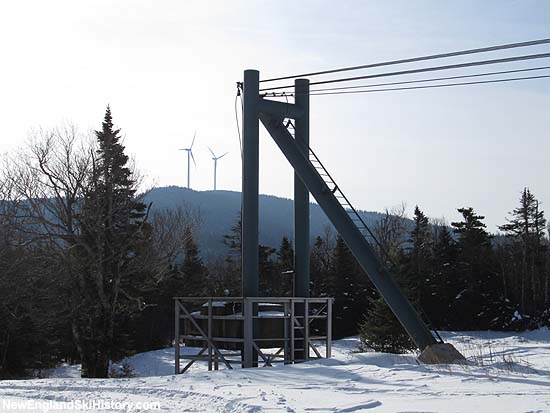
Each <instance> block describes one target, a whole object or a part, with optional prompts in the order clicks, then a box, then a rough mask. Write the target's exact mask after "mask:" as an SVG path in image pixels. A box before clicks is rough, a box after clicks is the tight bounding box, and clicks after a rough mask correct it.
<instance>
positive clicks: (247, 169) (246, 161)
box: [241, 70, 260, 297]
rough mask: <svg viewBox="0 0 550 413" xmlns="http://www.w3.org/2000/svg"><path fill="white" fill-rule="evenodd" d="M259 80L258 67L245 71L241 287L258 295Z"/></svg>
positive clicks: (249, 293) (253, 294)
mask: <svg viewBox="0 0 550 413" xmlns="http://www.w3.org/2000/svg"><path fill="white" fill-rule="evenodd" d="M259 79H260V73H259V72H258V71H257V70H245V71H244V84H243V90H244V93H243V95H244V108H243V143H242V145H243V148H242V151H243V170H242V235H241V236H242V240H241V243H242V286H243V292H242V293H243V297H257V296H258V285H259V281H258V279H259V277H258V196H259V194H258V190H259V189H258V172H259V120H258V102H259V92H258V89H259Z"/></svg>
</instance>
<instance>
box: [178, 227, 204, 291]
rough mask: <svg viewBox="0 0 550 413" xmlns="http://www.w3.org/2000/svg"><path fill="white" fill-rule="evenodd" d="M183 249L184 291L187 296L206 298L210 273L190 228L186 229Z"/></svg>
mask: <svg viewBox="0 0 550 413" xmlns="http://www.w3.org/2000/svg"><path fill="white" fill-rule="evenodd" d="M183 248H184V250H183V252H184V254H185V256H184V258H183V263H182V265H181V272H182V273H183V275H184V279H185V289H184V291H186V294H187V295H194V296H199V297H200V296H205V295H206V294H207V278H208V272H207V269H206V267H205V266H204V265H203V263H202V258H201V257H200V254H199V247H198V246H197V244H196V242H195V239H194V237H193V232H192V231H191V228H189V227H187V228H185V235H184V244H183Z"/></svg>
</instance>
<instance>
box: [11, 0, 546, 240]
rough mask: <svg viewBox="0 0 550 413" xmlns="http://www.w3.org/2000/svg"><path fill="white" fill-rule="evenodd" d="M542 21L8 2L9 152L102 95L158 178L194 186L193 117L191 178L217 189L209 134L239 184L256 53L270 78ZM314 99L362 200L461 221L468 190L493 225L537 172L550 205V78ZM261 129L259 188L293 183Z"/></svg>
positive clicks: (500, 11)
mask: <svg viewBox="0 0 550 413" xmlns="http://www.w3.org/2000/svg"><path fill="white" fill-rule="evenodd" d="M548 37H550V2H548V1H544V0H540V1H529V0H522V1H504V0H499V1H479V0H475V1H454V2H451V1H391V2H390V1H366V0H365V1H338V2H336V1H304V0H301V1H296V0H294V1H282V0H277V1H275V0H274V1H216V2H215V1H188V0H185V1H182V0H179V1H162V0H155V1H153V0H149V1H138V0H125V1H121V0H109V1H106V0H102V1H100V0H94V1H84V0H79V1H74V0H67V1H56V0H48V1H43V0H36V1H25V0H19V1H3V2H1V3H0V50H1V58H0V59H1V60H0V113H1V119H2V121H1V122H0V137H1V142H2V148H1V150H2V151H8V150H10V149H11V148H14V147H17V146H19V145H21V144H23V142H24V141H25V139H26V136H27V135H28V133H29V130H30V129H32V128H35V127H37V126H43V127H49V126H54V125H57V124H60V123H62V122H64V121H71V122H74V123H76V124H77V125H79V126H80V127H81V128H82V129H84V130H87V129H91V128H99V127H100V122H101V120H102V117H103V113H104V110H105V106H106V105H107V104H108V103H109V104H110V105H111V107H112V110H113V116H114V120H115V123H116V124H117V125H118V126H119V127H121V128H122V131H123V133H124V134H125V137H126V138H125V143H126V146H127V148H128V152H129V153H130V154H132V155H133V156H134V157H135V158H136V160H137V164H138V166H139V167H140V168H141V169H142V170H143V171H144V172H145V173H146V175H147V176H148V179H149V181H150V182H155V183H156V184H158V185H184V184H185V182H186V157H185V153H183V152H178V151H177V149H178V148H183V147H186V146H187V145H189V143H190V141H191V138H192V136H193V133H194V131H195V130H197V141H196V143H195V157H196V160H197V168H196V169H192V172H191V181H192V182H191V183H192V187H193V188H195V189H200V190H204V189H211V188H212V174H213V161H212V160H211V156H210V153H209V152H208V149H207V145H208V146H211V147H212V149H214V151H216V152H219V153H222V152H225V151H229V152H230V153H229V155H228V156H227V157H225V158H224V159H222V160H220V161H219V164H218V188H220V189H231V190H240V182H241V176H240V175H241V174H240V156H239V144H238V138H237V129H236V124H235V112H234V111H235V108H234V99H235V82H236V81H238V80H240V79H241V77H242V71H243V70H244V69H246V68H256V69H259V70H260V71H261V76H262V77H263V78H267V77H271V76H274V75H283V74H295V73H299V72H303V71H311V70H320V69H328V68H334V67H340V66H348V65H356V64H364V63H371V62H376V61H381V60H385V59H395V58H403V57H412V56H417V55H423V54H430V53H439V52H446V51H452V50H460V49H466V48H474V47H483V46H489V45H496V44H502V43H508V42H518V41H525V40H531V39H538V38H548ZM543 51H546V52H548V51H550V47H548V46H546V47H535V48H526V49H518V50H515V51H508V52H502V53H497V54H491V55H478V56H473V57H472V56H470V57H467V58H464V59H455V60H453V62H460V61H468V60H477V59H482V58H484V57H486V58H489V56H491V57H500V56H510V55H515V54H529V53H537V52H543ZM445 63H451V61H450V60H447V61H445V62H444V63H443V62H442V63H441V64H445ZM431 64H433V63H431ZM427 65H430V63H427V64H426V66H427ZM544 65H548V66H550V59H546V60H545V59H542V60H539V61H532V62H526V63H519V64H514V65H508V66H502V65H501V66H499V67H498V68H496V67H492V68H490V69H488V70H503V69H504V68H505V67H506V68H512V67H513V68H520V67H533V66H544ZM418 66H424V65H416V67H418ZM400 67H406V66H400ZM485 69H487V68H484V69H481V70H485ZM476 71H480V70H479V69H478V70H470V71H464V72H462V73H466V72H467V73H473V72H476ZM372 72H374V70H373V71H372ZM540 74H542V73H540ZM545 74H550V70H547V71H546V72H545ZM441 75H443V74H441ZM445 75H447V73H446V74H445ZM399 80H404V79H399ZM311 110H312V114H311V116H312V118H311V122H312V123H311V146H312V147H313V148H315V149H316V151H317V152H318V154H319V156H320V158H321V159H322V160H323V161H324V163H325V164H326V165H327V166H328V168H329V170H330V171H331V173H332V174H333V175H334V177H335V178H336V180H337V181H338V182H339V184H340V186H341V188H342V189H343V190H344V192H345V193H346V194H347V195H348V197H349V198H350V199H351V200H352V202H353V203H354V204H355V205H356V206H357V207H359V208H362V209H367V210H382V209H383V208H385V207H391V206H393V205H396V204H399V203H401V202H406V203H407V205H408V206H409V211H410V210H411V209H412V208H413V207H414V205H415V204H418V205H419V206H420V207H421V208H422V209H423V210H425V212H426V213H427V214H428V215H430V216H432V217H445V218H446V219H447V220H448V221H452V220H455V219H457V218H458V214H457V212H456V208H458V207H461V206H473V207H474V208H475V209H476V210H477V211H478V212H479V213H480V214H483V215H486V216H487V223H488V226H489V228H490V229H491V230H494V229H495V227H496V225H498V224H501V223H503V222H504V219H505V217H506V216H507V212H508V211H510V210H511V209H513V208H514V207H515V206H516V204H517V199H518V197H519V192H520V191H521V189H522V188H523V187H524V186H529V187H530V188H531V190H532V191H533V192H534V193H535V195H536V196H537V197H538V198H539V199H540V200H541V201H543V203H544V205H543V207H545V206H546V207H548V208H549V209H548V211H547V212H548V215H550V185H549V182H548V172H549V168H550V166H549V162H548V158H549V156H550V139H548V138H549V137H550V136H549V135H550V79H542V80H534V81H527V82H515V83H502V84H493V85H481V86H468V87H462V88H446V89H430V90H421V91H420V90H419V91H403V92H388V93H376V94H375V93H373V94H364V95H347V96H346V95H343V96H335V97H326V96H319V97H312V102H311ZM261 137H262V139H261V140H262V142H261V172H260V191H261V192H262V193H267V194H275V195H280V196H286V197H290V196H291V194H292V171H291V169H290V167H289V166H288V164H287V163H286V160H285V159H284V158H283V156H282V155H281V154H280V153H279V152H278V150H277V148H276V146H275V145H274V143H273V142H272V140H271V138H270V137H269V136H268V135H267V134H266V133H265V132H262V136H261Z"/></svg>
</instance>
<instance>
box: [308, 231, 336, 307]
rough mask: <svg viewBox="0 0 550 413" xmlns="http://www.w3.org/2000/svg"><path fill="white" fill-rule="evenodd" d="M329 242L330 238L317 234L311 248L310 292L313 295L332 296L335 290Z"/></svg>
mask: <svg viewBox="0 0 550 413" xmlns="http://www.w3.org/2000/svg"><path fill="white" fill-rule="evenodd" d="M329 242H330V240H327V239H323V238H321V237H320V236H317V238H315V242H314V244H313V247H312V249H311V254H310V267H311V284H312V286H311V293H312V295H313V296H319V297H334V295H335V292H336V278H335V272H334V265H333V259H332V249H331V245H330V244H329Z"/></svg>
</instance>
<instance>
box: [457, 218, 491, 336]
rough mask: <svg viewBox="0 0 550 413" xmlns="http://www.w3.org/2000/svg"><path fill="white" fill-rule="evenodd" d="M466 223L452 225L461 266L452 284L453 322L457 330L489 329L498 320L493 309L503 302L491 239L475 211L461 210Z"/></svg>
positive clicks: (459, 265)
mask: <svg viewBox="0 0 550 413" xmlns="http://www.w3.org/2000/svg"><path fill="white" fill-rule="evenodd" d="M458 212H460V213H461V214H462V217H463V221H461V222H453V223H452V224H451V225H452V226H453V228H454V232H455V234H456V236H457V238H458V240H457V247H458V265H457V269H456V276H455V278H454V280H453V281H452V282H451V283H450V293H451V300H452V301H451V309H450V310H451V314H452V315H453V319H452V320H450V321H451V324H452V326H453V328H455V329H467V328H474V329H486V328H489V325H490V321H491V320H492V319H494V317H495V316H496V314H495V312H494V311H493V310H492V309H491V308H492V304H493V303H494V302H498V301H500V299H501V298H500V292H501V289H500V288H499V285H498V283H499V279H498V276H497V275H498V274H497V272H496V270H495V261H494V254H493V250H492V245H491V236H490V235H489V233H488V232H487V231H486V229H485V227H486V226H485V224H484V223H483V222H482V221H483V219H484V218H485V217H483V216H480V215H477V214H476V213H475V212H474V210H473V208H460V209H459V210H458Z"/></svg>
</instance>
